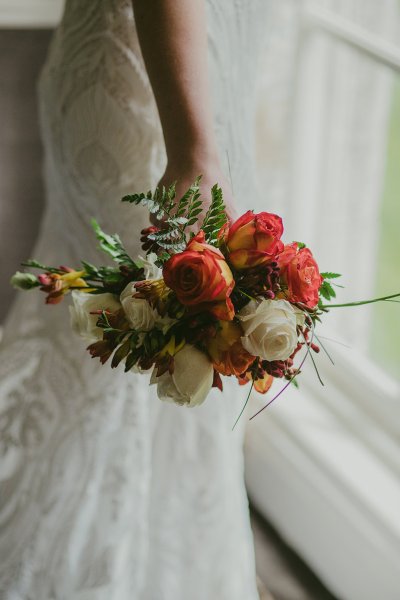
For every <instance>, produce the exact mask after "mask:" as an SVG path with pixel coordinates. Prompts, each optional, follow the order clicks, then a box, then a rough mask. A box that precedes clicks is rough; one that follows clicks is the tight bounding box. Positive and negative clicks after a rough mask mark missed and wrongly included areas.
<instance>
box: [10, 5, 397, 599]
mask: <svg viewBox="0 0 400 600" xmlns="http://www.w3.org/2000/svg"><path fill="white" fill-rule="evenodd" d="M265 1H266V2H270V5H271V10H270V22H269V23H266V48H265V55H264V56H263V57H262V61H261V71H260V85H259V90H258V99H259V100H258V111H257V124H256V125H257V156H258V172H259V180H260V187H261V189H262V196H261V197H262V203H261V204H260V206H252V207H251V208H254V209H259V210H261V209H263V210H265V209H267V210H270V211H272V212H274V211H275V212H279V214H281V215H282V216H283V218H284V222H285V225H286V233H285V236H286V237H285V239H286V240H287V241H291V240H292V239H297V240H299V241H303V242H305V243H306V244H307V245H308V246H309V247H310V248H311V249H312V250H313V253H314V254H315V256H316V258H317V260H318V262H319V264H320V266H321V269H322V270H323V271H327V270H331V271H335V272H339V273H342V274H343V277H342V278H341V279H340V280H338V283H339V284H340V285H343V286H344V288H341V287H338V288H337V300H338V302H339V303H342V302H346V301H351V300H359V299H364V298H368V297H377V296H383V295H386V294H390V293H395V292H398V291H400V1H399V0H318V1H315V2H313V1H311V0H275V1H274V0H265ZM61 12H62V2H61V1H59V0H0V115H1V116H0V118H1V134H2V135H1V137H0V277H1V285H0V289H1V295H0V309H1V312H0V315H1V317H0V321H3V320H4V319H5V317H6V314H7V310H8V307H9V306H10V303H11V302H12V299H13V295H14V291H13V290H12V289H11V288H10V287H9V286H8V280H9V278H10V276H11V274H12V273H13V272H14V271H15V270H16V268H17V267H18V265H19V263H20V261H21V260H23V259H25V258H27V257H29V256H30V254H31V250H32V247H33V244H34V241H35V238H36V235H37V232H38V227H39V223H40V217H41V213H42V209H43V206H44V199H45V192H44V189H43V182H42V177H41V167H42V150H41V144H40V137H39V128H38V121H37V106H36V87H35V86H36V81H37V77H38V75H39V73H40V69H41V67H42V65H43V62H44V60H45V56H46V51H47V47H48V44H49V42H50V39H51V33H52V29H53V28H54V27H55V26H56V24H57V22H58V20H59V18H60V15H61ZM243 208H245V207H244V206H243ZM246 208H247V207H246ZM249 208H250V207H249ZM39 258H40V257H39ZM319 337H320V340H321V342H322V344H323V345H324V347H325V348H326V350H327V353H325V352H321V353H320V355H318V356H317V357H316V359H317V362H318V369H319V372H320V376H321V378H322V380H323V382H324V384H325V385H324V386H321V385H320V384H319V382H318V379H317V377H316V374H315V371H314V370H313V367H312V364H308V365H306V367H305V368H304V373H303V375H302V379H301V387H300V390H296V389H294V388H293V389H291V390H289V391H288V393H285V395H284V396H283V397H281V398H280V399H279V401H278V402H276V403H274V404H273V405H271V407H269V408H268V410H266V411H264V412H263V413H262V414H261V415H260V416H259V417H257V419H255V420H253V421H251V422H250V423H249V427H248V435H247V439H246V480H247V486H248V490H249V495H250V498H251V502H252V505H253V513H254V516H253V526H254V532H255V540H256V551H257V568H258V572H259V575H260V577H261V578H262V579H263V581H264V582H265V583H266V585H267V587H268V589H269V590H270V592H271V594H272V596H273V598H275V600H313V599H315V600H324V599H329V598H339V599H344V600H376V599H379V600H398V599H399V598H400V576H399V573H400V344H399V339H400V306H399V305H398V304H396V303H394V302H392V303H389V302H385V303H381V304H377V305H369V306H366V307H362V308H357V309H354V308H337V309H332V311H331V313H330V314H329V316H328V317H327V319H326V321H325V323H324V325H323V327H321V329H320V332H319ZM327 354H329V356H330V358H329V357H328V356H327ZM330 359H331V360H330ZM332 361H333V362H334V363H335V364H334V365H333V364H332ZM277 389H278V388H277ZM260 402H261V401H260V399H259V398H258V399H257V398H254V399H253V408H254V409H257V408H259V407H260V406H261V404H260Z"/></svg>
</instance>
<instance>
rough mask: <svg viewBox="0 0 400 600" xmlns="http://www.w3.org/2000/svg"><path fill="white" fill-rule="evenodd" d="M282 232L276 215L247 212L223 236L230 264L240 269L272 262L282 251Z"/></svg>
mask: <svg viewBox="0 0 400 600" xmlns="http://www.w3.org/2000/svg"><path fill="white" fill-rule="evenodd" d="M282 233H283V225H282V219H281V218H280V217H278V215H273V214H271V213H267V212H262V213H258V214H256V215H255V214H254V213H253V212H252V211H251V210H248V211H247V212H246V213H245V214H244V215H242V216H241V217H240V218H239V219H238V220H237V221H235V222H234V223H233V225H232V226H231V227H230V228H229V231H228V232H225V234H224V235H225V242H226V245H227V248H228V250H229V260H230V262H231V263H232V265H233V266H234V267H235V269H238V270H242V269H248V268H250V267H255V266H257V265H261V264H265V263H267V262H270V261H272V260H274V259H275V258H276V256H277V254H279V253H280V252H282V250H283V243H282V242H281V236H282Z"/></svg>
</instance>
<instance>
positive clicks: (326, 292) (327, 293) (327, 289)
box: [319, 281, 336, 300]
mask: <svg viewBox="0 0 400 600" xmlns="http://www.w3.org/2000/svg"><path fill="white" fill-rule="evenodd" d="M319 293H320V295H321V296H323V297H324V298H325V300H330V299H331V298H336V292H335V290H334V289H333V287H332V286H331V284H330V283H328V281H324V282H323V284H322V285H321V287H320V288H319Z"/></svg>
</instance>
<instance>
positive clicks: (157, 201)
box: [122, 175, 227, 266]
mask: <svg viewBox="0 0 400 600" xmlns="http://www.w3.org/2000/svg"><path fill="white" fill-rule="evenodd" d="M200 181H201V175H200V176H199V177H197V179H196V181H195V182H194V183H193V184H192V185H191V186H190V188H189V189H188V190H187V191H186V192H185V193H184V195H183V196H182V198H180V199H179V200H177V199H176V183H174V184H172V185H171V186H170V187H169V188H165V187H163V188H162V189H161V190H160V189H158V188H157V189H156V191H155V192H154V194H152V192H147V194H130V195H128V196H124V197H123V198H122V201H123V202H130V203H131V204H136V205H139V204H140V205H142V206H145V207H146V208H147V209H148V210H149V212H150V213H151V214H153V215H154V216H155V217H156V219H157V220H158V221H160V222H162V228H161V229H160V230H159V231H155V232H154V233H151V234H150V235H149V239H150V240H152V241H154V242H155V243H156V244H157V245H158V246H159V247H160V248H161V249H162V251H161V252H160V253H159V255H158V260H157V264H158V265H159V266H162V264H163V263H164V262H166V261H167V260H168V259H169V258H170V256H171V255H172V254H176V253H177V252H182V250H184V249H185V247H186V242H187V229H188V228H189V227H192V226H193V225H195V224H196V223H197V222H198V220H199V216H200V215H201V213H202V212H203V201H202V200H201V199H200ZM211 198H212V200H211V205H210V208H209V209H208V211H207V213H206V215H205V218H204V221H203V224H202V229H203V230H204V232H205V234H206V239H207V241H208V242H209V243H211V244H216V243H217V234H218V231H219V230H220V228H221V227H222V225H224V224H225V223H226V221H227V217H226V213H225V206H224V202H223V199H222V191H221V189H220V188H219V187H218V185H217V184H216V185H214V187H213V188H212V190H211Z"/></svg>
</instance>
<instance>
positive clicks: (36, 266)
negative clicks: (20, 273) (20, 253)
mask: <svg viewBox="0 0 400 600" xmlns="http://www.w3.org/2000/svg"><path fill="white" fill-rule="evenodd" d="M21 266H22V267H30V268H31V269H40V270H41V271H45V272H46V273H64V271H63V270H62V269H59V268H56V267H49V266H48V265H44V264H43V263H41V262H39V261H37V260H34V259H30V260H26V261H25V262H23V263H21Z"/></svg>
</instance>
